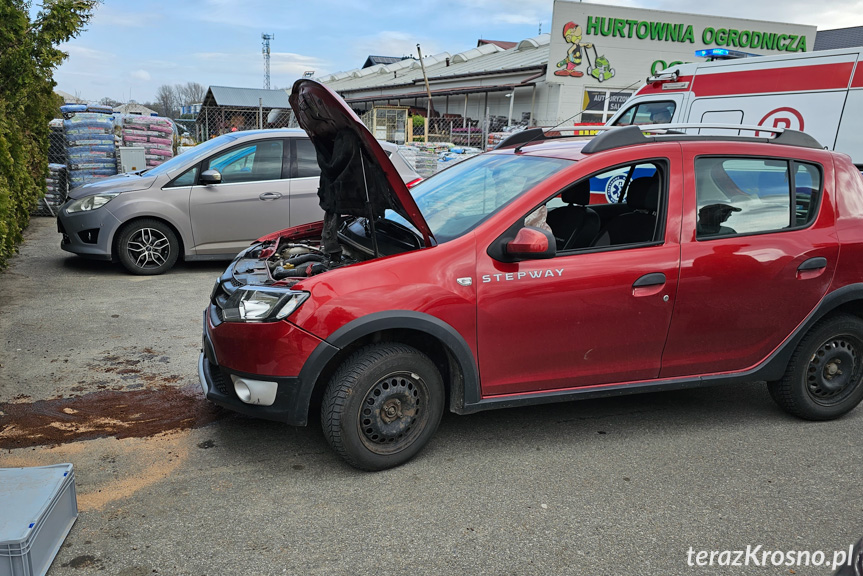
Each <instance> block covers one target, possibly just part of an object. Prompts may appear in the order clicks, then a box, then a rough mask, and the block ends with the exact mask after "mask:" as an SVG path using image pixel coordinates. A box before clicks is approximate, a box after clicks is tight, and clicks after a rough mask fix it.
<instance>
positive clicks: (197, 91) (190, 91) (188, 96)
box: [174, 82, 207, 106]
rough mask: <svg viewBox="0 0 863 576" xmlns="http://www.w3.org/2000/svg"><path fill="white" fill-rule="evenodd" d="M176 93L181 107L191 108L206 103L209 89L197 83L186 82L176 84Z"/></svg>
mask: <svg viewBox="0 0 863 576" xmlns="http://www.w3.org/2000/svg"><path fill="white" fill-rule="evenodd" d="M174 91H175V92H176V94H177V100H178V101H179V103H180V105H181V106H189V105H191V104H198V103H200V102H203V101H204V96H206V95H207V88H206V87H204V86H202V85H201V84H198V83H197V82H186V83H185V84H176V85H175V86H174Z"/></svg>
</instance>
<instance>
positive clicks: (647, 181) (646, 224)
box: [592, 174, 659, 246]
mask: <svg viewBox="0 0 863 576" xmlns="http://www.w3.org/2000/svg"><path fill="white" fill-rule="evenodd" d="M626 204H627V206H629V207H630V208H631V209H632V210H631V211H630V212H625V213H623V214H620V215H619V216H616V217H615V218H613V219H612V220H610V221H609V222H608V223H607V224H606V225H605V227H604V228H603V229H602V231H600V233H599V235H598V236H597V237H596V240H595V241H594V242H593V244H592V246H616V245H618V244H633V243H635V242H649V241H651V240H653V234H654V232H655V230H656V211H657V208H658V207H659V175H658V174H654V175H653V176H648V177H644V178H636V179H635V180H633V181H632V182H631V183H630V184H629V191H628V192H627V193H626Z"/></svg>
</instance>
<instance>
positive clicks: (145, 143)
mask: <svg viewBox="0 0 863 576" xmlns="http://www.w3.org/2000/svg"><path fill="white" fill-rule="evenodd" d="M173 136H174V125H173V123H172V122H171V120H170V119H169V118H161V117H158V116H124V117H123V126H122V130H121V138H122V141H123V145H124V146H136V147H140V148H144V157H145V158H146V160H147V166H150V167H152V166H158V165H159V164H161V163H162V162H164V161H165V160H167V159H169V158H171V157H172V156H173V155H174V152H173V144H174V139H173Z"/></svg>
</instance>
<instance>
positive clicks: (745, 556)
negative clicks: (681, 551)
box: [686, 544, 854, 570]
mask: <svg viewBox="0 0 863 576" xmlns="http://www.w3.org/2000/svg"><path fill="white" fill-rule="evenodd" d="M853 550H854V547H853V546H849V547H848V550H834V551H832V552H824V551H822V550H765V549H764V546H763V545H762V544H759V545H758V546H752V545H748V546H746V549H745V550H695V549H693V548H692V546H690V547H689V550H688V551H687V552H686V564H687V565H688V566H829V567H830V568H831V569H832V570H835V569H836V568H838V567H840V566H844V565H848V566H850V565H851V562H853V560H854V552H853Z"/></svg>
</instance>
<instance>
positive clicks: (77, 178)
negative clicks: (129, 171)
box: [60, 104, 117, 188]
mask: <svg viewBox="0 0 863 576" xmlns="http://www.w3.org/2000/svg"><path fill="white" fill-rule="evenodd" d="M91 109H92V107H91V108H88V107H87V106H86V105H84V104H80V105H66V106H62V107H61V108H60V110H61V111H62V112H63V114H64V116H65V117H66V119H65V120H64V121H63V131H64V133H65V136H66V157H67V164H68V167H69V184H70V186H71V187H72V188H75V187H77V186H81V185H82V184H86V183H87V182H90V181H92V180H96V179H98V178H105V177H106V176H113V175H114V174H116V173H117V161H116V153H115V146H114V118H113V117H112V116H111V115H109V114H106V113H102V112H101V111H100V112H90V111H87V110H91Z"/></svg>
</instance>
